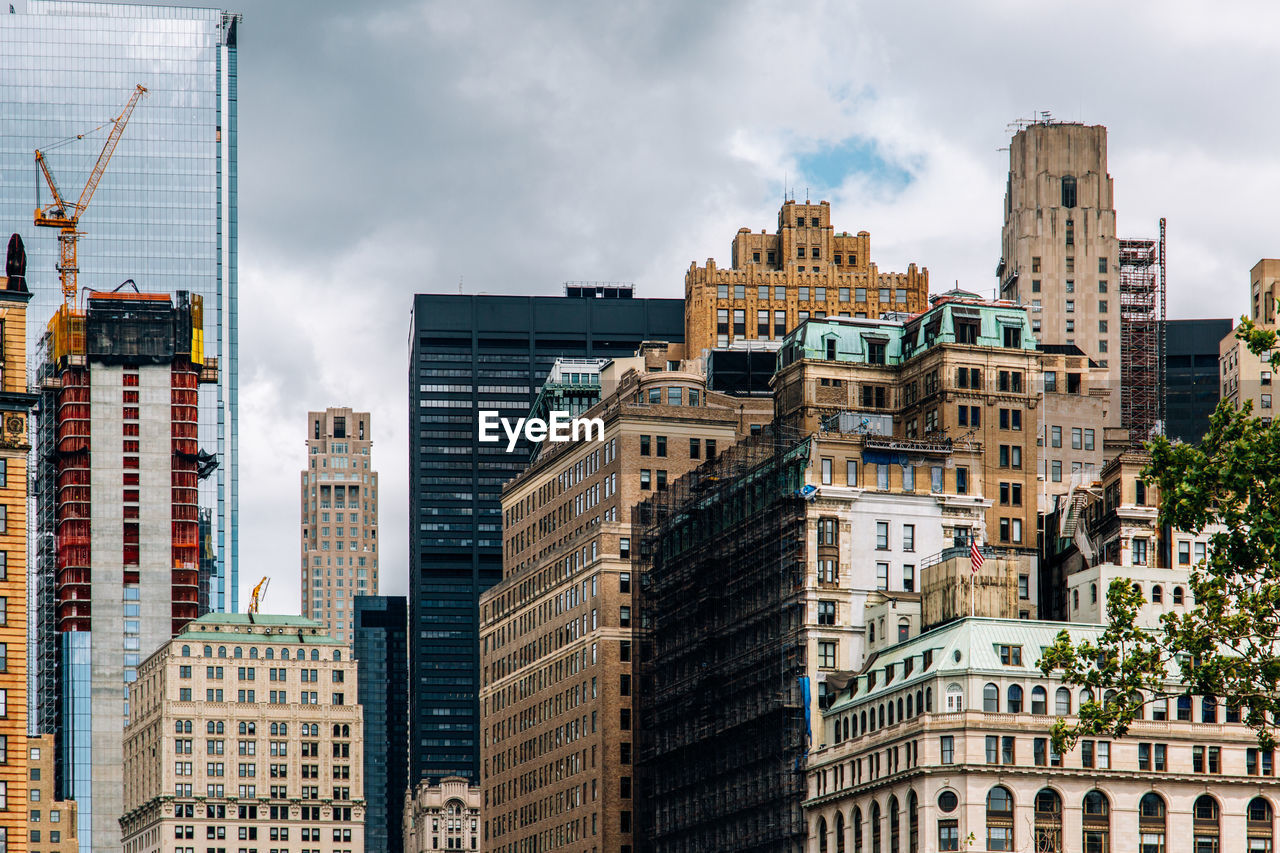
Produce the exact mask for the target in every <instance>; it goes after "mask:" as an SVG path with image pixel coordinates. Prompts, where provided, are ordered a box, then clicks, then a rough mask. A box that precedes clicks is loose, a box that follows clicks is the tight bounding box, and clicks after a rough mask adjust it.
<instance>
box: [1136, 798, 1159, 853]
mask: <svg viewBox="0 0 1280 853" xmlns="http://www.w3.org/2000/svg"><path fill="white" fill-rule="evenodd" d="M1164 821H1165V806H1164V799H1162V798H1161V796H1160V795H1159V794H1157V793H1155V792H1151V793H1148V794H1144V795H1143V797H1142V799H1141V800H1139V801H1138V849H1139V850H1155V851H1158V853H1164V851H1165V837H1164Z"/></svg>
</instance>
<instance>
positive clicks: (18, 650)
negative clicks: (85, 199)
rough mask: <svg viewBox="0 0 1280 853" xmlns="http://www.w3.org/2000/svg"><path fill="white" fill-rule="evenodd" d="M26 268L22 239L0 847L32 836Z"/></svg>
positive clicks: (16, 289)
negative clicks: (28, 744)
mask: <svg viewBox="0 0 1280 853" xmlns="http://www.w3.org/2000/svg"><path fill="white" fill-rule="evenodd" d="M25 271H26V254H25V252H24V251H23V248H22V241H21V239H20V238H18V237H17V235H15V236H14V239H13V240H12V241H11V242H10V244H9V254H8V258H7V262H6V265H5V269H4V270H3V272H4V275H0V743H3V744H6V745H7V746H8V751H7V752H6V753H5V754H4V755H3V756H0V757H3V758H4V760H3V761H2V762H0V786H2V787H3V790H4V793H5V794H6V796H7V797H8V798H9V799H8V802H9V804H10V806H9V807H8V808H6V809H3V810H0V847H3V845H4V840H5V839H7V840H9V841H16V842H18V843H19V844H20V843H21V839H25V838H26V837H27V835H26V833H27V813H26V806H25V804H26V802H27V796H28V795H27V786H28V779H29V776H28V773H27V762H26V761H25V760H24V759H25V757H26V754H27V753H25V752H23V751H22V750H23V749H24V747H25V745H26V742H27V741H26V738H27V455H28V453H29V452H30V450H31V445H30V444H29V443H28V439H27V436H28V432H27V418H28V415H29V414H30V413H31V406H32V404H33V403H34V402H35V397H34V396H33V395H32V394H31V393H30V391H29V389H28V388H27V346H26V336H27V330H26V324H27V302H28V300H30V299H31V294H30V293H29V292H28V291H27V286H26V281H25V276H24V274H25ZM37 775H38V774H37ZM7 849H25V848H16V847H15V848H7Z"/></svg>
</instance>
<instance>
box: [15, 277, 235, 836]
mask: <svg viewBox="0 0 1280 853" xmlns="http://www.w3.org/2000/svg"><path fill="white" fill-rule="evenodd" d="M203 307H204V305H203V300H202V299H201V297H200V296H199V295H195V294H188V293H186V292H183V291H179V292H178V293H177V295H176V298H171V297H170V296H168V295H167V294H155V293H91V294H90V295H89V297H88V300H87V307H86V308H85V310H83V311H81V310H76V309H74V308H72V307H71V306H69V305H64V306H63V307H62V308H61V309H59V310H58V312H57V313H56V314H55V315H54V317H53V319H52V320H51V321H50V323H49V327H48V331H47V333H46V334H45V335H44V337H43V338H42V340H41V349H42V354H43V358H42V360H41V364H40V367H39V379H40V391H41V398H40V406H41V410H42V413H44V414H45V415H46V416H45V417H42V418H41V422H40V428H39V433H38V441H39V466H40V467H39V471H38V474H37V478H36V479H37V489H38V494H39V501H38V508H39V512H40V516H39V522H38V537H37V539H38V544H39V547H38V550H37V554H38V559H39V567H38V575H39V584H40V589H39V595H38V596H37V601H38V608H39V611H40V612H39V618H38V620H37V640H36V644H37V647H38V648H39V649H40V653H39V654H40V660H41V662H42V666H41V667H40V669H39V670H38V672H37V685H38V689H39V693H40V696H41V697H46V696H47V697H49V699H51V700H52V701H51V703H50V706H51V707H50V709H49V710H50V715H51V717H52V731H53V732H54V734H55V737H56V749H57V753H58V757H57V761H56V762H55V766H56V767H57V773H58V778H57V780H56V782H57V790H58V794H59V796H60V798H62V799H74V800H75V801H76V803H77V807H78V821H79V827H78V833H77V834H78V837H79V842H80V849H81V851H82V853H88V851H90V850H93V851H103V853H106V851H108V850H111V851H118V850H119V849H120V825H119V823H118V821H119V818H120V815H121V813H122V812H123V800H122V792H121V786H120V780H121V778H123V763H122V762H123V755H122V751H121V733H122V732H123V730H124V727H125V725H126V724H128V722H129V720H130V718H131V713H130V699H129V694H128V689H129V685H130V684H131V683H133V682H134V680H135V679H136V678H137V676H138V666H139V664H140V662H141V661H142V659H143V658H145V656H146V655H148V654H150V653H151V652H153V651H155V650H156V649H157V648H159V647H160V646H161V645H163V644H164V643H165V642H167V641H168V640H169V638H170V637H172V636H173V635H174V634H175V633H176V632H178V631H179V630H181V629H182V628H183V626H185V625H186V624H187V623H188V622H190V621H191V620H193V619H195V618H196V617H197V616H199V609H200V594H199V590H200V585H201V579H200V572H201V565H202V563H201V559H200V537H199V530H200V527H199V501H198V497H197V489H198V485H199V482H200V480H201V479H203V478H205V477H208V476H209V475H211V474H212V473H213V472H214V471H215V470H216V469H217V459H216V457H215V456H214V455H213V454H211V453H208V452H207V451H206V450H205V449H204V448H202V447H201V446H200V444H199V438H198V436H199V423H198V421H199V415H198V413H199V406H198V389H199V386H200V384H202V383H214V382H216V381H217V367H216V360H214V359H206V357H205V352H204V332H203V321H202V316H203ZM144 591H145V594H144ZM46 650H47V652H48V653H47V654H46Z"/></svg>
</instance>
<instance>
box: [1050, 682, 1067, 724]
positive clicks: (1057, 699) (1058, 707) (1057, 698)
mask: <svg viewBox="0 0 1280 853" xmlns="http://www.w3.org/2000/svg"><path fill="white" fill-rule="evenodd" d="M1053 713H1054V716H1058V717H1069V716H1071V691H1070V690H1069V689H1067V688H1066V687H1059V688H1058V689H1057V691H1056V692H1055V693H1054V694H1053Z"/></svg>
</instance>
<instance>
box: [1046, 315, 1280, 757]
mask: <svg viewBox="0 0 1280 853" xmlns="http://www.w3.org/2000/svg"><path fill="white" fill-rule="evenodd" d="M1242 320H1243V322H1242V323H1241V325H1240V326H1238V327H1237V329H1236V337H1237V338H1239V339H1240V340H1242V341H1244V342H1245V343H1246V346H1247V347H1248V348H1249V350H1250V351H1252V352H1253V353H1254V354H1256V355H1259V356H1263V355H1264V354H1267V353H1269V355H1267V356H1266V357H1268V358H1269V360H1270V363H1271V365H1272V366H1273V367H1280V352H1272V350H1274V348H1275V346H1276V333H1275V332H1273V331H1270V330H1266V329H1259V328H1257V327H1256V326H1254V324H1253V323H1252V322H1251V321H1250V320H1249V319H1248V318H1247V317H1246V318H1242ZM1147 449H1148V450H1149V452H1150V454H1151V462H1150V464H1149V465H1148V466H1147V467H1146V468H1144V469H1143V476H1144V477H1145V478H1146V479H1147V480H1148V481H1150V482H1152V483H1154V484H1155V485H1156V486H1157V487H1158V488H1159V494H1160V500H1159V514H1160V522H1161V523H1162V524H1165V525H1168V526H1170V527H1172V528H1174V529H1180V530H1186V531H1193V532H1200V531H1204V530H1206V529H1209V528H1210V527H1214V526H1216V528H1215V529H1216V530H1217V531H1218V532H1215V533H1214V534H1213V535H1212V536H1211V537H1210V541H1209V549H1208V553H1207V556H1206V559H1205V561H1204V562H1203V563H1201V564H1199V565H1196V566H1193V567H1192V569H1191V579H1190V584H1189V586H1190V588H1191V592H1192V594H1193V595H1194V601H1195V603H1196V606H1195V607H1194V608H1191V609H1190V610H1189V611H1188V612H1187V613H1183V614H1178V613H1165V614H1164V615H1163V616H1162V617H1161V619H1160V622H1161V624H1160V627H1159V628H1158V629H1155V630H1148V629H1142V628H1137V627H1135V625H1134V622H1135V619H1136V616H1137V613H1138V608H1139V607H1141V605H1142V603H1143V599H1142V594H1141V592H1140V591H1138V590H1135V589H1133V588H1132V587H1131V586H1130V584H1129V582H1128V581H1125V580H1122V579H1117V580H1116V581H1113V582H1112V584H1111V587H1110V589H1108V591H1107V618H1108V625H1107V626H1106V628H1105V630H1103V632H1102V633H1101V634H1100V635H1099V636H1098V637H1097V639H1096V640H1093V641H1085V642H1080V643H1075V642H1073V641H1072V639H1071V637H1070V636H1069V635H1068V633H1067V632H1066V631H1062V632H1061V633H1060V634H1059V635H1058V636H1057V638H1056V640H1055V642H1054V644H1053V645H1052V646H1051V647H1049V648H1048V649H1047V650H1046V651H1045V653H1044V655H1043V657H1042V658H1041V660H1040V669H1041V670H1042V671H1043V672H1044V673H1045V674H1049V673H1051V672H1053V671H1054V670H1061V671H1062V673H1061V675H1062V678H1063V680H1064V681H1065V682H1066V683H1068V684H1075V685H1083V686H1087V687H1089V688H1090V689H1091V690H1092V692H1093V695H1094V700H1093V701H1090V702H1084V703H1082V704H1081V706H1080V708H1079V711H1078V714H1077V721H1076V722H1075V723H1068V722H1067V721H1066V720H1061V719H1060V720H1058V721H1057V722H1056V723H1055V724H1054V727H1053V731H1052V734H1053V741H1054V747H1055V749H1057V750H1058V751H1059V752H1066V751H1067V750H1069V749H1070V747H1071V746H1072V745H1074V743H1075V741H1076V740H1077V739H1078V738H1080V737H1082V736H1091V735H1110V736H1115V737H1121V736H1123V735H1124V734H1126V733H1127V731H1128V729H1129V726H1130V724H1131V723H1132V722H1133V721H1134V720H1135V719H1141V718H1142V717H1143V716H1145V715H1144V713H1143V708H1144V706H1145V705H1147V704H1150V703H1151V702H1153V701H1157V700H1161V699H1168V698H1173V697H1176V696H1182V695H1187V694H1191V695H1198V696H1202V697H1210V698H1213V699H1216V700H1217V701H1218V702H1220V703H1222V704H1224V705H1225V706H1226V707H1228V708H1232V709H1235V710H1237V711H1239V713H1240V719H1241V722H1243V723H1245V724H1246V725H1248V726H1250V727H1251V728H1253V729H1254V730H1255V731H1256V732H1257V734H1258V741H1259V744H1260V745H1261V746H1263V747H1264V748H1270V747H1271V746H1272V745H1273V743H1274V732H1275V731H1276V729H1277V727H1280V425H1277V424H1274V423H1273V424H1263V422H1262V421H1261V420H1260V419H1258V418H1255V417H1253V415H1252V406H1251V404H1249V403H1246V404H1245V405H1244V406H1243V407H1241V408H1240V409H1236V408H1235V407H1233V406H1232V405H1231V404H1229V403H1227V402H1225V401H1224V402H1222V403H1220V404H1219V405H1218V408H1217V410H1216V411H1215V412H1214V413H1213V415H1212V417H1211V418H1210V421H1209V431H1208V432H1207V433H1206V434H1205V436H1204V438H1203V440H1201V442H1200V444H1198V445H1189V444H1183V443H1172V442H1170V441H1169V440H1168V439H1167V438H1165V437H1163V436H1161V437H1158V438H1157V439H1155V440H1154V441H1152V442H1150V443H1148V445H1147ZM1109 691H1114V694H1111V693H1110V692H1109ZM1103 697H1109V700H1108V699H1106V698H1103ZM1100 698H1102V701H1099V700H1100Z"/></svg>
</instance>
